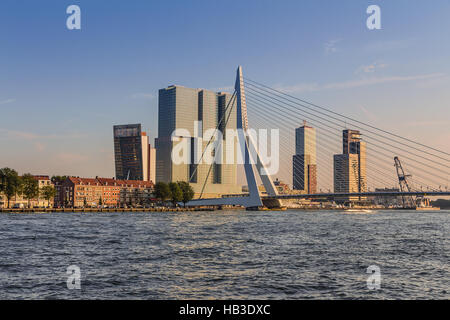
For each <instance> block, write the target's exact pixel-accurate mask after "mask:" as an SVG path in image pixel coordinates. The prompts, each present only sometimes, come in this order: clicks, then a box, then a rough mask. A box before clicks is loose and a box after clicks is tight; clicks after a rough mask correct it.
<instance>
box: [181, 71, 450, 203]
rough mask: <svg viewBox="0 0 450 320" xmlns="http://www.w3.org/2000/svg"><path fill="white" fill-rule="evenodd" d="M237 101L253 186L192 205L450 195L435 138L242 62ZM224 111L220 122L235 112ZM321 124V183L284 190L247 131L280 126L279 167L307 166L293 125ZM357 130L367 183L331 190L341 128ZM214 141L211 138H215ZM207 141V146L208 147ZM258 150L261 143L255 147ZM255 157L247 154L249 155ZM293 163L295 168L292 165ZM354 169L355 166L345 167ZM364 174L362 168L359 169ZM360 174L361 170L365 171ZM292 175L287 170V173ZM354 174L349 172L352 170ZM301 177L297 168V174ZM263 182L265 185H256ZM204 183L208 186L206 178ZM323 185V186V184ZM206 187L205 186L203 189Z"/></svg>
mask: <svg viewBox="0 0 450 320" xmlns="http://www.w3.org/2000/svg"><path fill="white" fill-rule="evenodd" d="M231 100H232V103H231V104H228V106H227V108H233V107H236V115H237V117H236V118H237V123H236V128H237V129H238V139H239V143H240V144H241V148H240V151H241V153H242V159H245V161H244V163H243V167H244V171H245V179H246V183H247V185H248V193H246V194H241V195H228V196H223V197H221V198H207V199H203V198H202V195H200V197H199V198H198V199H194V200H192V201H190V202H189V203H188V204H187V205H195V206H199V205H208V206H215V205H240V206H244V207H246V208H260V207H263V206H264V205H267V204H268V203H273V202H274V201H275V202H276V201H277V200H283V199H312V200H314V199H327V200H332V201H333V200H336V199H342V198H343V197H352V198H354V197H357V198H358V197H359V198H360V199H361V198H362V197H401V198H402V201H403V204H404V206H406V205H407V203H408V202H409V205H408V206H415V200H414V199H420V198H423V197H425V196H450V191H449V190H448V184H449V175H450V154H449V153H447V152H445V151H443V150H439V149H436V148H433V147H432V146H429V145H425V144H423V143H419V142H417V141H414V140H411V139H408V138H405V137H402V136H400V135H398V134H395V133H392V132H389V131H386V130H383V129H381V128H377V127H376V126H374V125H371V124H368V123H364V122H362V121H358V120H356V119H353V118H351V117H348V116H345V115H342V114H340V113H338V112H335V111H333V110H332V109H331V108H327V107H323V106H320V105H317V104H314V103H311V102H307V101H305V100H302V99H299V98H297V97H294V96H292V95H290V94H287V93H286V92H283V91H281V90H277V89H274V88H271V87H269V86H267V85H264V84H262V83H259V82H258V81H255V80H251V79H249V78H246V77H244V76H243V71H242V67H238V69H237V74H236V81H235V86H234V92H233V95H232V99H231ZM226 114H227V112H224V115H223V119H220V121H219V125H218V126H217V128H216V130H218V129H219V126H220V125H221V123H222V122H225V125H226V122H227V121H228V119H229V116H228V117H226ZM304 121H307V123H308V124H309V125H311V126H313V127H314V128H315V129H316V130H317V138H316V139H317V142H314V148H315V149H316V152H317V156H316V161H317V174H316V175H317V177H316V179H317V184H318V186H319V191H317V190H316V192H314V193H294V192H292V194H289V193H288V194H286V193H284V192H283V193H281V192H280V191H279V190H278V189H277V187H276V185H275V184H274V181H273V178H272V177H271V176H270V175H269V172H268V170H267V168H266V165H265V164H264V162H263V161H262V159H261V157H260V154H259V151H257V150H256V142H255V141H254V140H253V138H252V136H251V135H248V134H247V130H249V128H252V129H261V128H265V129H269V128H276V129H279V154H280V155H281V156H280V164H279V166H280V168H283V169H286V168H290V169H292V167H294V168H293V169H296V166H301V165H302V164H301V163H300V164H299V163H295V161H294V162H293V161H292V155H293V154H294V153H295V152H294V147H295V143H294V140H293V136H294V131H295V128H296V127H298V126H299V124H301V123H302V122H304ZM343 129H354V130H358V131H359V132H360V133H361V134H362V135H363V139H364V141H365V143H366V165H365V166H366V169H365V170H366V178H365V181H364V184H365V185H364V187H363V188H362V189H361V188H360V189H359V190H358V191H357V192H332V191H331V190H332V189H333V179H336V178H345V177H339V176H338V177H336V175H339V174H341V175H342V174H343V173H342V172H336V171H335V170H334V171H333V154H340V153H342V130H343ZM210 142H211V141H210ZM205 149H206V148H205ZM255 150H256V151H255ZM251 157H252V158H256V159H254V161H249V159H250V158H251ZM293 169H292V170H293ZM347 170H348V171H350V170H352V169H351V168H348V169H347ZM356 176H358V175H356ZM360 176H361V175H359V177H360ZM292 177H293V175H292V173H291V174H288V175H287V179H292ZM346 179H348V172H347V177H346ZM294 180H295V176H294ZM259 181H260V182H262V184H263V185H264V189H265V193H262V192H261V191H260V190H259V188H258V182H259ZM203 186H204V188H205V186H206V187H207V184H206V180H205V182H204V185H203ZM323 188H325V189H323ZM202 193H203V192H202Z"/></svg>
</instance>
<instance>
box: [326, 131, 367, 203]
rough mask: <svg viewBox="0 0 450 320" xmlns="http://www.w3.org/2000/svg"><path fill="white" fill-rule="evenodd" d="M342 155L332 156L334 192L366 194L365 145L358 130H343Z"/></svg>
mask: <svg viewBox="0 0 450 320" xmlns="http://www.w3.org/2000/svg"><path fill="white" fill-rule="evenodd" d="M342 153H343V154H340V155H335V156H334V192H336V193H339V192H344V193H354V192H366V191H367V183H366V143H365V142H364V141H362V139H361V133H360V132H359V131H358V130H343V132H342ZM348 199H349V200H354V199H355V198H354V197H352V198H348ZM359 199H360V200H362V199H363V198H361V197H359Z"/></svg>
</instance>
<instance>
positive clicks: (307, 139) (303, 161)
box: [292, 122, 317, 194]
mask: <svg viewBox="0 0 450 320" xmlns="http://www.w3.org/2000/svg"><path fill="white" fill-rule="evenodd" d="M316 161H317V159H316V129H315V128H313V127H310V126H307V125H306V122H304V123H303V126H302V127H300V128H297V129H295V155H294V157H293V170H292V173H293V188H294V190H302V191H304V192H305V193H308V194H312V193H316V192H317V162H316Z"/></svg>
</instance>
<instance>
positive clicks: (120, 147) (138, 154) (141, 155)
mask: <svg viewBox="0 0 450 320" xmlns="http://www.w3.org/2000/svg"><path fill="white" fill-rule="evenodd" d="M114 157H115V163H116V179H125V180H143V181H150V180H151V181H154V179H155V178H154V175H155V172H154V171H155V165H154V163H155V161H156V159H155V150H154V149H153V148H151V146H150V144H149V143H148V136H147V135H146V133H145V132H142V131H141V125H140V124H125V125H117V126H114Z"/></svg>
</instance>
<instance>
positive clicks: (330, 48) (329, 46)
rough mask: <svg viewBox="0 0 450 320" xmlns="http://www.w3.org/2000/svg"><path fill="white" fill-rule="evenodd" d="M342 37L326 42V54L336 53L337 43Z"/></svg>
mask: <svg viewBox="0 0 450 320" xmlns="http://www.w3.org/2000/svg"><path fill="white" fill-rule="evenodd" d="M341 40H342V39H334V40H330V41H327V42H325V43H324V50H325V54H330V53H335V52H337V51H338V48H337V46H336V44H338V43H339V42H340V41H341Z"/></svg>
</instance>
